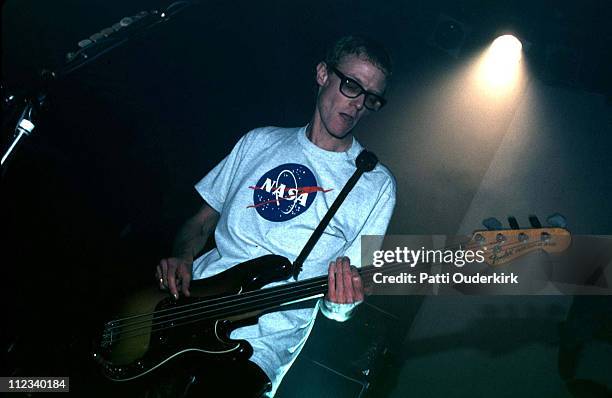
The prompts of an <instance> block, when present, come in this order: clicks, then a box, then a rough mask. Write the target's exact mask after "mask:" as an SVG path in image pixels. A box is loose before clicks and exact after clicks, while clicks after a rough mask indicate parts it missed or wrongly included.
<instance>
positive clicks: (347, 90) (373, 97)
mask: <svg viewBox="0 0 612 398" xmlns="http://www.w3.org/2000/svg"><path fill="white" fill-rule="evenodd" d="M330 69H331V70H332V71H333V72H334V73H335V74H336V75H338V77H339V78H340V92H341V93H342V94H343V95H344V96H345V97H348V98H357V97H359V96H360V95H361V94H365V97H364V100H363V105H364V106H365V107H366V108H367V109H369V110H371V111H374V112H376V111H378V110H380V108H382V107H383V106H384V105H385V104H386V103H387V100H386V99H384V98H383V97H381V96H380V95H377V94H374V93H370V92H368V91H366V90H365V89H364V88H363V87H361V84H359V83H357V82H356V81H355V80H353V79H351V78H350V77H348V76H346V75H345V74H344V73H342V72H340V71H339V70H338V69H336V68H335V67H333V66H330Z"/></svg>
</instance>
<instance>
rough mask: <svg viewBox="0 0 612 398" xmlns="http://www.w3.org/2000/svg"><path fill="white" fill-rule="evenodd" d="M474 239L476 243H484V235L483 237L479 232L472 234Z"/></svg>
mask: <svg viewBox="0 0 612 398" xmlns="http://www.w3.org/2000/svg"><path fill="white" fill-rule="evenodd" d="M474 240H475V241H476V243H480V244H483V243H484V241H485V237H484V236H482V235H481V234H476V235H475V236H474Z"/></svg>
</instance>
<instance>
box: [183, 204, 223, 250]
mask: <svg viewBox="0 0 612 398" xmlns="http://www.w3.org/2000/svg"><path fill="white" fill-rule="evenodd" d="M218 219H219V214H218V213H217V212H216V211H215V210H213V209H212V208H210V207H208V206H204V207H203V208H202V209H201V210H200V211H199V212H198V213H197V214H196V215H194V216H193V217H191V218H189V219H188V220H187V221H186V222H185V223H184V224H183V225H182V226H181V228H180V229H179V231H178V233H177V235H176V238H175V239H174V244H173V246H172V255H173V256H174V257H179V258H183V259H187V260H191V261H192V260H193V259H194V258H195V257H196V255H197V254H198V253H199V252H200V251H202V249H203V248H204V245H205V244H206V241H207V240H208V237H209V236H210V234H211V233H212V232H213V231H214V229H215V226H216V225H217V221H218Z"/></svg>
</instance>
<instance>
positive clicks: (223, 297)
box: [107, 241, 522, 325]
mask: <svg viewBox="0 0 612 398" xmlns="http://www.w3.org/2000/svg"><path fill="white" fill-rule="evenodd" d="M468 242H469V241H468ZM521 244H522V243H521ZM462 245H463V247H464V248H473V247H478V246H479V244H477V243H476V244H474V245H472V246H469V245H467V244H466V245H464V244H463V243H460V244H457V245H451V246H447V247H445V248H442V249H441V250H449V249H452V248H455V247H459V248H461V247H462ZM365 268H366V267H364V269H365ZM277 287H287V285H282V286H275V287H272V288H268V289H265V290H268V291H272V290H273V289H275V288H277ZM258 292H263V290H254V291H249V292H244V293H240V295H243V296H246V295H248V294H258ZM227 297H228V296H222V297H216V298H215V297H213V298H210V299H208V302H214V301H218V300H224V299H225V298H227ZM231 297H236V296H231ZM200 303H201V302H195V303H188V304H183V305H181V306H180V307H189V306H194V305H198V304H200ZM178 308H179V307H174V308H168V309H164V310H158V311H155V314H161V313H164V312H173V311H174V310H175V309H178ZM152 314H153V313H145V314H136V315H132V316H128V317H124V318H120V319H116V320H112V321H109V322H107V325H109V324H111V323H117V322H123V321H127V320H130V319H136V318H140V317H147V316H150V315H152Z"/></svg>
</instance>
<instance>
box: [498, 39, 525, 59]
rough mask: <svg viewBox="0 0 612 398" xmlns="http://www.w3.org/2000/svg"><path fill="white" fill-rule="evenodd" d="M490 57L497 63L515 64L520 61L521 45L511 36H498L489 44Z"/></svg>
mask: <svg viewBox="0 0 612 398" xmlns="http://www.w3.org/2000/svg"><path fill="white" fill-rule="evenodd" d="M490 51H491V54H490V56H491V57H495V58H496V59H497V61H498V62H503V63H506V64H516V63H517V62H519V61H520V60H521V56H522V52H523V45H522V44H521V41H520V40H519V39H517V38H516V37H514V36H512V35H504V36H500V37H498V38H497V39H495V40H494V41H493V44H491V49H490Z"/></svg>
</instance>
